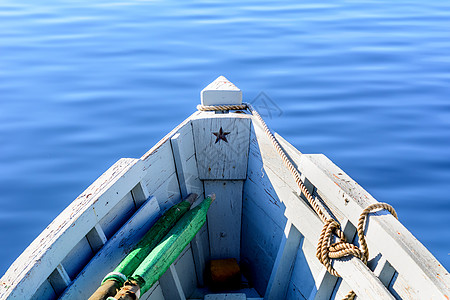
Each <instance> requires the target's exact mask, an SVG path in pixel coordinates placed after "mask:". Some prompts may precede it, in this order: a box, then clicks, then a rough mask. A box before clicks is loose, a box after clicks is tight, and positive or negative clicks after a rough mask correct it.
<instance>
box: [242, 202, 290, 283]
mask: <svg viewBox="0 0 450 300" xmlns="http://www.w3.org/2000/svg"><path fill="white" fill-rule="evenodd" d="M243 205H244V206H243V213H242V236H243V237H242V239H244V236H245V239H250V240H253V241H255V242H256V243H259V244H260V245H261V246H262V247H264V249H265V251H266V252H267V254H268V255H269V256H270V258H271V259H272V260H275V259H276V257H277V253H278V249H279V247H280V243H281V240H282V237H283V235H284V227H283V228H280V227H279V226H278V224H277V223H274V222H273V220H272V219H271V218H270V217H269V216H268V214H266V212H265V211H264V210H262V209H261V208H260V207H259V206H258V205H256V204H255V201H254V200H250V199H248V198H247V199H246V200H245V201H244V204H243ZM284 222H285V224H286V222H287V219H285V221H284ZM242 239H241V240H242ZM269 275H270V274H269Z"/></svg>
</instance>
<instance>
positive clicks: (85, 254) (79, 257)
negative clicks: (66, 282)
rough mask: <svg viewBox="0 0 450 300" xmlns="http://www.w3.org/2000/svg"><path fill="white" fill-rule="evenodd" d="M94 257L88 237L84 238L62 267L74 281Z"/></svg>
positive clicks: (62, 262)
mask: <svg viewBox="0 0 450 300" xmlns="http://www.w3.org/2000/svg"><path fill="white" fill-rule="evenodd" d="M92 256H94V253H93V252H92V249H91V246H90V245H89V242H88V241H87V239H86V237H83V238H82V239H81V240H80V241H79V242H78V243H77V244H76V245H75V246H74V247H73V248H72V250H71V251H70V252H69V253H68V254H67V256H66V257H65V258H64V259H63V260H62V261H61V265H63V266H64V269H65V270H66V271H67V274H69V277H70V278H71V279H74V278H75V277H76V276H77V274H78V273H79V272H80V271H81V269H83V267H84V266H85V265H86V264H87V263H88V262H89V260H90V259H91V258H92Z"/></svg>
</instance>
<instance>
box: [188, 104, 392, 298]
mask: <svg viewBox="0 0 450 300" xmlns="http://www.w3.org/2000/svg"><path fill="white" fill-rule="evenodd" d="M197 109H198V110H200V111H225V110H244V109H248V110H249V111H250V113H251V114H252V115H253V116H254V117H256V119H257V120H258V121H259V122H260V123H261V125H262V127H263V129H264V132H265V133H266V135H267V137H268V138H269V139H270V141H271V142H272V145H273V146H274V148H275V150H276V151H277V153H278V154H279V155H280V157H281V159H282V160H283V163H284V164H285V165H286V167H287V168H288V169H289V171H290V172H291V173H292V175H293V177H294V179H295V183H296V184H297V186H298V187H299V188H300V191H301V192H302V193H303V195H304V196H305V198H306V199H307V200H308V203H309V204H310V205H311V207H312V208H313V209H314V211H315V212H316V214H317V215H318V216H319V218H320V220H321V221H322V222H323V223H324V226H323V228H322V232H321V234H320V237H319V242H318V245H317V251H316V256H317V258H318V259H319V261H320V262H321V263H322V264H323V265H324V266H325V267H326V269H327V271H328V272H330V274H332V275H334V276H336V277H340V275H339V273H338V272H337V271H336V270H335V269H334V268H333V266H332V265H331V259H336V258H342V257H346V256H349V255H353V256H355V257H357V258H359V259H361V261H362V262H364V263H365V264H367V260H368V259H369V249H368V247H367V243H366V238H365V236H364V225H365V221H366V218H367V215H368V214H369V213H370V212H371V211H372V210H375V209H385V210H387V211H389V212H390V213H391V214H392V215H393V216H394V217H395V218H397V213H396V212H395V210H394V208H393V207H392V206H390V205H389V204H386V203H374V204H371V205H369V206H368V207H367V208H365V209H364V210H363V212H362V213H361V215H360V217H359V219H358V226H357V229H356V230H357V233H358V238H359V242H360V244H361V248H359V247H357V246H355V245H353V244H351V243H348V242H347V239H346V238H345V235H344V232H343V231H342V230H341V229H340V225H339V223H338V222H337V221H336V220H334V219H333V217H332V216H331V215H330V214H329V213H328V211H327V210H325V209H323V208H322V207H321V206H320V205H319V204H318V201H317V198H313V196H312V195H311V193H310V192H309V191H308V190H307V189H306V186H305V184H304V183H303V181H302V180H301V176H300V173H299V172H298V170H297V168H296V167H295V166H294V164H293V163H292V161H291V160H290V158H289V157H288V156H287V154H286V152H285V151H284V150H283V148H281V145H280V143H279V142H278V140H277V139H276V138H275V136H274V135H273V133H272V132H271V131H270V129H269V127H268V126H267V124H266V122H264V120H263V118H262V117H261V116H260V114H259V113H258V112H257V111H256V110H255V109H254V108H253V107H252V106H251V105H250V104H248V103H243V104H242V105H217V106H214V105H211V106H205V105H198V106H197ZM333 234H335V235H336V236H337V237H338V238H339V242H336V243H333V244H331V240H332V238H333ZM355 296H356V294H355V292H354V291H350V292H349V293H348V294H347V295H346V296H345V297H344V298H343V300H353V299H354V298H355Z"/></svg>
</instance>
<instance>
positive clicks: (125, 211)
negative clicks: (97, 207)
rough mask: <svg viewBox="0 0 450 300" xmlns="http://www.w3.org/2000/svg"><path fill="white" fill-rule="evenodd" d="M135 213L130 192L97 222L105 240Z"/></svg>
mask: <svg viewBox="0 0 450 300" xmlns="http://www.w3.org/2000/svg"><path fill="white" fill-rule="evenodd" d="M135 211H136V206H135V204H134V201H133V197H132V196H131V191H130V192H128V193H127V194H126V195H125V196H124V197H123V198H122V199H121V200H120V201H119V202H118V203H117V204H116V205H114V207H112V208H111V209H110V210H109V212H108V213H107V214H106V215H105V216H104V217H103V218H101V220H100V221H99V225H100V227H101V228H102V230H103V232H104V234H105V236H106V238H110V237H112V236H113V235H114V233H116V231H117V230H118V229H119V228H120V227H121V226H122V225H123V224H124V223H125V222H126V221H127V220H128V219H129V218H130V217H131V216H132V215H133V213H134V212H135Z"/></svg>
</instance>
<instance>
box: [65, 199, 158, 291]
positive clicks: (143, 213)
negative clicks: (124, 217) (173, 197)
mask: <svg viewBox="0 0 450 300" xmlns="http://www.w3.org/2000/svg"><path fill="white" fill-rule="evenodd" d="M159 216H160V209H159V206H158V201H157V200H156V198H151V199H149V200H148V201H147V202H146V203H145V204H143V205H142V206H141V208H140V209H139V210H138V211H137V212H136V213H135V214H134V215H133V217H131V219H130V220H128V222H127V223H125V225H124V226H123V227H122V228H121V229H120V230H119V231H118V232H117V233H116V234H115V235H114V236H113V237H112V238H111V239H110V240H109V241H108V242H107V243H106V244H105V246H104V247H103V248H102V249H101V250H100V252H98V253H97V255H96V256H95V257H94V258H93V259H92V260H91V261H90V262H89V264H88V265H87V266H86V267H85V268H84V269H83V270H82V271H81V272H80V274H78V276H77V278H76V279H75V280H74V281H73V282H72V284H71V285H70V286H69V287H68V288H67V289H66V290H65V292H64V294H63V295H62V296H61V298H60V299H62V300H64V299H67V300H69V299H88V298H89V296H90V295H92V293H93V292H94V291H95V290H96V289H97V287H98V286H99V284H100V283H101V281H102V279H103V278H104V277H105V275H106V274H108V273H109V272H111V271H113V270H114V268H115V267H116V266H117V265H118V264H119V263H120V261H121V260H122V259H123V258H124V257H125V256H126V255H127V254H128V253H129V252H130V251H131V250H132V249H133V247H134V245H135V244H136V243H137V242H138V241H139V240H140V239H141V238H142V237H143V236H144V235H145V233H146V232H147V231H148V230H149V229H150V227H151V226H152V225H153V224H154V223H155V222H156V220H157V219H158V218H159Z"/></svg>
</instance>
